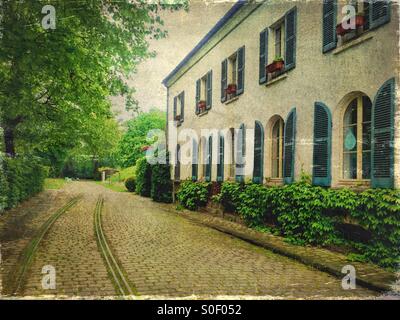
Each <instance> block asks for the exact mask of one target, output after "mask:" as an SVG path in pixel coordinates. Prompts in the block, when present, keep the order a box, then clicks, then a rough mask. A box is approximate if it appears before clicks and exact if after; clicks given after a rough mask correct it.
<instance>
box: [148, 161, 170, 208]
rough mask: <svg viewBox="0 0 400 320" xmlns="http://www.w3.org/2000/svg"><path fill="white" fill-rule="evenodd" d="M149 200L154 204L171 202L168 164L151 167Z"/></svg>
mask: <svg viewBox="0 0 400 320" xmlns="http://www.w3.org/2000/svg"><path fill="white" fill-rule="evenodd" d="M151 198H152V199H153V200H154V201H156V202H164V203H171V202H172V181H171V171H170V167H169V164H155V165H153V166H152V173H151Z"/></svg>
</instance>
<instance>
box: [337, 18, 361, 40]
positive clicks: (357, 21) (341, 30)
mask: <svg viewBox="0 0 400 320" xmlns="http://www.w3.org/2000/svg"><path fill="white" fill-rule="evenodd" d="M347 24H350V19H349V20H347ZM364 24H365V18H364V16H363V15H362V14H357V15H356V16H355V29H352V28H349V29H345V28H344V27H343V22H341V23H339V24H338V25H337V26H336V34H337V35H339V36H344V35H345V34H346V33H349V32H351V31H354V30H357V28H359V27H362V26H363V25H364Z"/></svg>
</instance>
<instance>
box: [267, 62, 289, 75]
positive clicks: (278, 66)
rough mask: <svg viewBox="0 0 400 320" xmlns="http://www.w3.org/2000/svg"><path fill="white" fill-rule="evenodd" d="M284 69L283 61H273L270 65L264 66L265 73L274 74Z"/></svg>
mask: <svg viewBox="0 0 400 320" xmlns="http://www.w3.org/2000/svg"><path fill="white" fill-rule="evenodd" d="M284 67H285V62H284V61H283V60H275V61H274V62H272V63H271V64H269V65H267V66H266V69H267V73H274V72H277V71H282V70H283V68H284Z"/></svg>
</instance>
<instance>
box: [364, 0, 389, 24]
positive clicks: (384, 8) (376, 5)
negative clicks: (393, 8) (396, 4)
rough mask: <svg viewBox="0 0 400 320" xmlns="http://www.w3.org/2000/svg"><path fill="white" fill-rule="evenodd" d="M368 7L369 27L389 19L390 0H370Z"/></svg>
mask: <svg viewBox="0 0 400 320" xmlns="http://www.w3.org/2000/svg"><path fill="white" fill-rule="evenodd" d="M369 7H370V8H369V9H370V11H369V24H370V28H371V29H373V28H377V27H379V26H381V25H382V24H385V23H386V22H389V21H390V1H382V0H379V1H378V0H372V1H371V3H370V5H369Z"/></svg>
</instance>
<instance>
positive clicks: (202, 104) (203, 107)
mask: <svg viewBox="0 0 400 320" xmlns="http://www.w3.org/2000/svg"><path fill="white" fill-rule="evenodd" d="M198 106H199V113H203V112H205V111H206V102H205V101H204V100H201V101H199V104H198Z"/></svg>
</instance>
